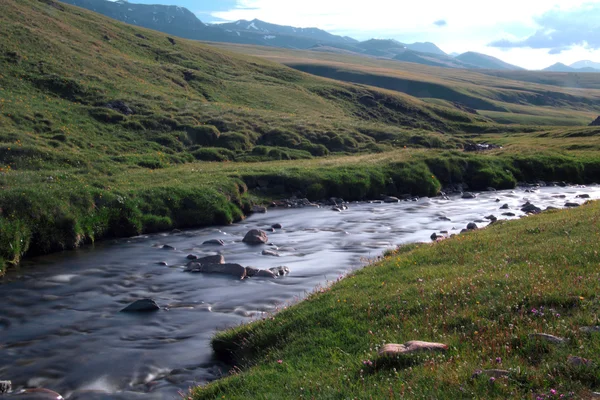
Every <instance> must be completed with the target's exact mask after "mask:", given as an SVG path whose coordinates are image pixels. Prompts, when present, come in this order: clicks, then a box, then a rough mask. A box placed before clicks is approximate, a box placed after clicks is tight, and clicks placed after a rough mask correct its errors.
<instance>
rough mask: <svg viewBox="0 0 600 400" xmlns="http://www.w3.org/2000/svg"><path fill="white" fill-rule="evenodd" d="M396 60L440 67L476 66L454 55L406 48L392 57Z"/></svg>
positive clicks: (471, 67) (468, 67)
mask: <svg viewBox="0 0 600 400" xmlns="http://www.w3.org/2000/svg"><path fill="white" fill-rule="evenodd" d="M393 59H394V60H396V61H403V62H411V63H417V64H423V65H429V66H432V67H442V68H464V69H474V68H477V67H475V66H474V65H471V64H467V63H464V62H462V61H460V60H457V59H456V58H454V57H450V56H447V55H438V54H432V53H420V52H417V51H412V50H406V51H404V52H402V53H400V54H398V55H396V56H395V57H394V58H393Z"/></svg>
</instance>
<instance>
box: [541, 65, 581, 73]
mask: <svg viewBox="0 0 600 400" xmlns="http://www.w3.org/2000/svg"><path fill="white" fill-rule="evenodd" d="M542 71H546V72H576V71H577V70H576V69H575V68H571V67H569V66H568V65H565V64H563V63H556V64H554V65H551V66H549V67H548V68H544V69H543V70H542Z"/></svg>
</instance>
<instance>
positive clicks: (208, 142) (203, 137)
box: [185, 125, 221, 146]
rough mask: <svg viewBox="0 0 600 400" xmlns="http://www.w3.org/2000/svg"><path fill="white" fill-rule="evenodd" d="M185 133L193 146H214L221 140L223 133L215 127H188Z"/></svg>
mask: <svg viewBox="0 0 600 400" xmlns="http://www.w3.org/2000/svg"><path fill="white" fill-rule="evenodd" d="M185 132H186V133H187V137H188V139H189V140H190V142H191V143H192V144H199V145H201V146H213V145H215V143H216V142H217V140H218V139H219V136H220V135H221V132H219V130H218V129H217V128H216V127H215V126H213V125H197V126H186V127H185Z"/></svg>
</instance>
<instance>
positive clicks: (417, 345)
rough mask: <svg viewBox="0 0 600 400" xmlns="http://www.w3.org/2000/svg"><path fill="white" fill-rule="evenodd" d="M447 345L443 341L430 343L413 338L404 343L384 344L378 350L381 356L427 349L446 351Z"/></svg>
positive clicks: (412, 352) (407, 353)
mask: <svg viewBox="0 0 600 400" xmlns="http://www.w3.org/2000/svg"><path fill="white" fill-rule="evenodd" d="M446 350H448V346H447V345H445V344H443V343H430V342H422V341H419V340H413V341H410V342H406V343H404V344H386V345H385V346H383V347H382V348H381V350H379V356H381V357H393V356H398V355H409V354H414V353H421V352H428V351H446Z"/></svg>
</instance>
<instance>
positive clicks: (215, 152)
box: [192, 147, 235, 161]
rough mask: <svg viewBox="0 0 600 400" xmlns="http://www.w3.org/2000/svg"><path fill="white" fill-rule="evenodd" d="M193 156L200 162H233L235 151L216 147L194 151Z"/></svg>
mask: <svg viewBox="0 0 600 400" xmlns="http://www.w3.org/2000/svg"><path fill="white" fill-rule="evenodd" d="M192 155H193V156H194V158H195V159H196V160H198V161H232V160H234V159H235V153H234V152H233V151H231V150H227V149H221V148H216V147H206V148H203V149H198V150H196V151H193V152H192Z"/></svg>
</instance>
